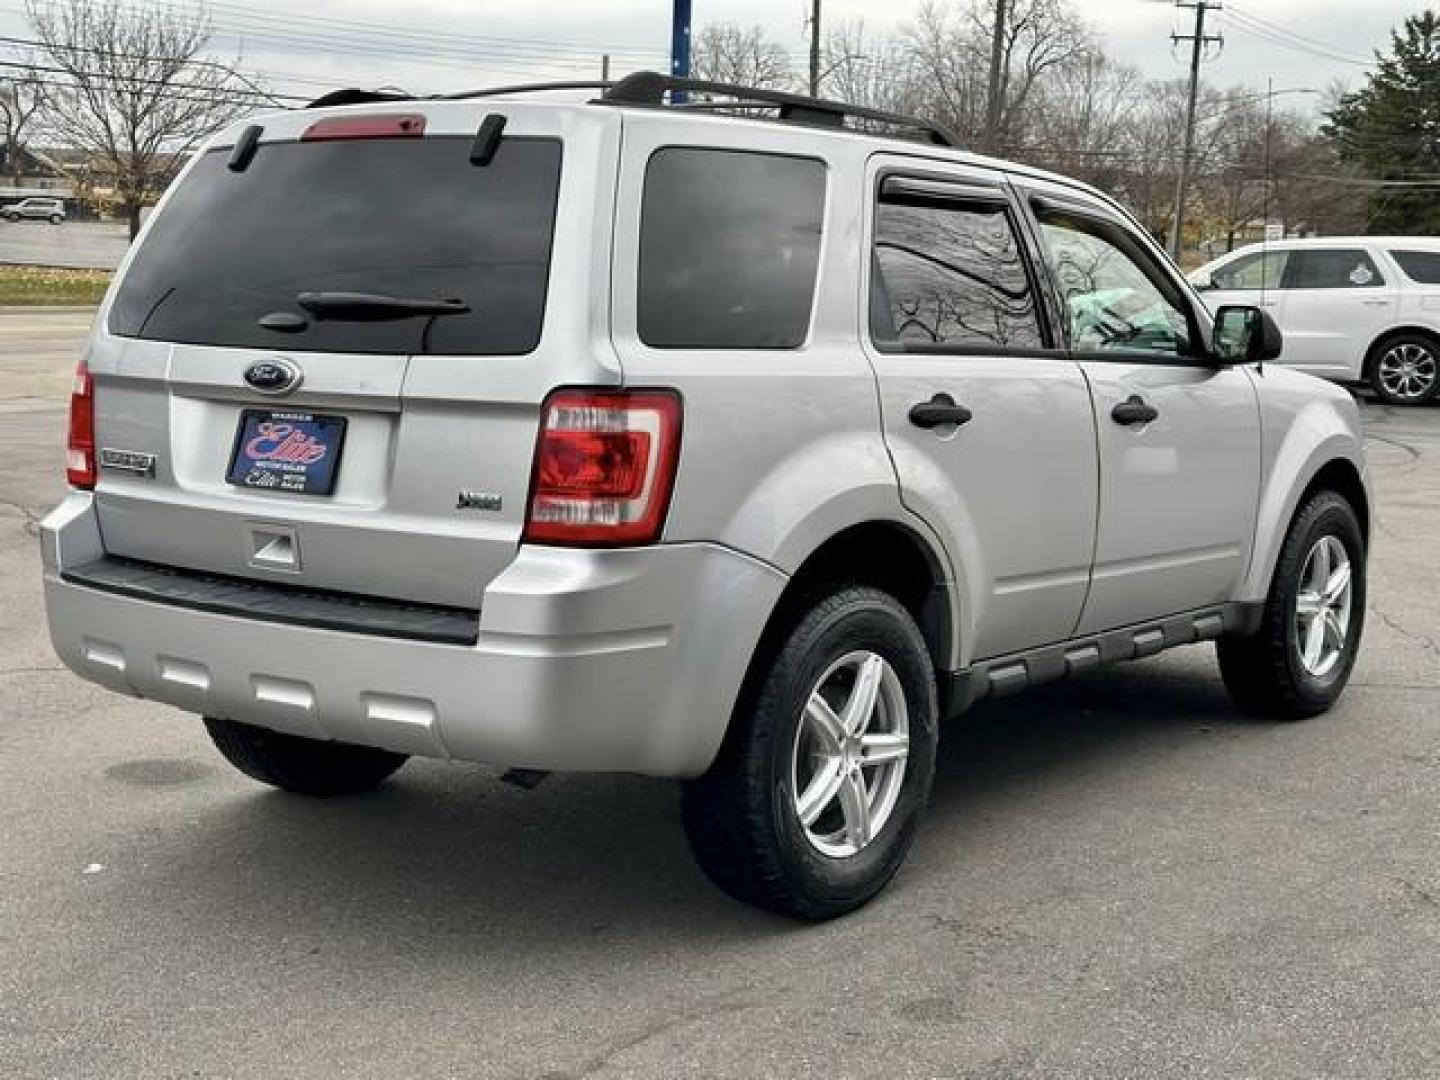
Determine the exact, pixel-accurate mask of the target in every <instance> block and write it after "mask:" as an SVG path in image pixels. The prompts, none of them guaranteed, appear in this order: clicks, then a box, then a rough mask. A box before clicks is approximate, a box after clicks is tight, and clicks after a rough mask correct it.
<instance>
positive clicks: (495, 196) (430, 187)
mask: <svg viewBox="0 0 1440 1080" xmlns="http://www.w3.org/2000/svg"><path fill="white" fill-rule="evenodd" d="M472 141H473V140H472V139H470V138H468V137H467V138H448V137H439V138H436V137H432V138H426V139H372V140H342V141H337V142H310V143H294V142H287V143H270V144H265V145H263V146H261V147H260V149H259V151H258V152H257V153H256V155H255V157H254V159H253V160H252V161H251V163H250V166H249V167H248V168H247V169H246V170H245V171H244V172H238V173H237V172H231V171H230V170H229V169H228V168H227V167H226V159H227V157H228V154H229V151H228V150H218V151H211V152H210V153H207V154H206V155H204V157H203V158H202V159H201V160H200V161H199V162H197V163H196V165H195V168H194V169H193V170H192V171H191V172H190V174H189V175H188V176H187V177H186V179H185V180H184V181H183V183H182V184H181V186H180V187H179V188H178V189H177V190H176V191H175V192H174V194H173V196H172V197H171V199H170V201H169V203H168V204H167V205H166V207H165V209H164V211H163V212H162V213H161V214H160V216H159V218H158V219H157V220H156V221H155V225H154V228H153V229H152V230H151V232H150V234H149V236H148V237H147V239H146V240H145V243H144V244H143V246H142V247H141V249H140V251H139V252H138V253H137V254H136V258H135V261H134V263H133V264H132V266H131V267H130V270H129V272H128V273H127V274H126V275H125V280H124V282H123V283H122V285H121V287H120V291H119V294H118V295H117V297H116V301H115V305H114V307H113V308H112V310H111V313H110V329H111V331H112V332H113V333H116V334H120V335H123V336H127V337H143V338H152V339H156V340H161V341H175V342H189V343H194V344H203V345H231V346H249V347H258V348H290V349H303V350H315V351H324V352H358V353H415V352H422V351H428V352H431V353H445V354H461V355H463V354H489V355H507V354H519V353H526V352H529V351H530V350H532V349H533V348H535V345H536V344H537V343H538V342H539V340H540V331H541V326H542V323H543V320H544V313H545V291H546V283H547V280H548V276H549V269H550V246H551V239H552V236H553V233H554V226H555V205H556V199H557V193H558V190H559V184H560V156H561V147H560V143H559V142H558V141H556V140H552V139H505V140H503V141H502V143H501V145H500V147H499V149H498V151H497V153H496V154H495V157H494V158H493V159H492V160H491V162H490V163H489V164H488V165H486V166H484V167H483V168H482V167H476V166H474V165H472V164H470V161H469V152H470V145H471V143H472ZM310 291H320V292H326V291H328V292H359V293H378V294H381V295H387V296H398V297H404V298H407V299H417V298H418V299H437V298H454V299H459V300H463V301H464V302H465V303H466V304H468V305H469V307H470V312H469V313H468V314H450V315H443V316H440V317H438V318H435V319H434V320H433V322H431V320H429V319H428V318H407V319H399V320H395V321H382V322H355V321H344V320H331V319H326V320H310V321H309V325H308V326H306V328H305V329H303V330H301V331H300V332H298V333H277V332H275V331H271V330H265V329H263V328H261V327H260V326H259V325H258V323H257V321H256V320H258V319H260V318H261V317H262V316H265V315H267V314H270V313H273V312H287V313H291V314H294V315H303V314H304V312H303V311H302V310H301V309H300V308H299V307H298V306H297V304H296V302H295V301H296V296H297V295H298V294H299V293H302V292H310ZM427 324H428V326H427ZM427 346H428V347H427Z"/></svg>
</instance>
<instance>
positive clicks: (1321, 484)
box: [1239, 431, 1371, 601]
mask: <svg viewBox="0 0 1440 1080" xmlns="http://www.w3.org/2000/svg"><path fill="white" fill-rule="evenodd" d="M1321 490H1334V491H1336V492H1338V493H1339V494H1341V495H1343V496H1344V497H1345V498H1346V499H1348V500H1349V501H1350V503H1351V505H1352V506H1353V507H1354V509H1355V514H1356V516H1357V517H1358V518H1359V519H1360V528H1361V532H1362V534H1363V535H1364V537H1365V541H1366V544H1367V545H1368V544H1369V538H1370V523H1371V499H1370V492H1369V487H1368V485H1367V483H1366V479H1365V466H1364V457H1363V454H1362V451H1361V449H1360V447H1359V445H1358V439H1357V437H1356V436H1354V435H1352V434H1350V433H1348V432H1342V431H1332V432H1330V434H1329V435H1328V436H1327V437H1325V438H1322V439H1320V440H1319V441H1317V442H1316V443H1314V444H1312V445H1311V446H1310V447H1309V448H1308V452H1307V448H1304V447H1300V446H1298V445H1297V444H1294V443H1292V445H1291V446H1289V447H1287V448H1286V449H1285V450H1284V451H1282V453H1281V454H1280V455H1279V457H1278V458H1277V461H1276V465H1275V467H1274V468H1273V469H1272V471H1271V475H1270V477H1269V478H1268V481H1267V484H1266V487H1265V490H1264V491H1263V492H1262V494H1261V502H1260V514H1259V519H1258V522H1257V528H1256V538H1255V548H1254V555H1253V557H1252V559H1251V563H1250V570H1249V572H1248V574H1247V575H1246V579H1245V585H1244V588H1243V589H1242V590H1241V595H1240V597H1239V599H1241V600H1247V601H1262V600H1264V599H1265V598H1266V597H1267V596H1268V595H1269V592H1270V581H1271V578H1272V577H1273V576H1274V573H1275V566H1276V563H1277V562H1278V561H1279V558H1280V549H1281V547H1282V546H1283V545H1284V543H1285V537H1286V535H1287V534H1288V533H1289V531H1290V526H1291V523H1292V522H1294V520H1295V515H1296V514H1297V513H1299V510H1300V508H1301V507H1302V506H1304V505H1305V503H1306V501H1308V500H1309V498H1310V497H1311V496H1312V495H1314V494H1315V493H1316V492H1317V491H1321Z"/></svg>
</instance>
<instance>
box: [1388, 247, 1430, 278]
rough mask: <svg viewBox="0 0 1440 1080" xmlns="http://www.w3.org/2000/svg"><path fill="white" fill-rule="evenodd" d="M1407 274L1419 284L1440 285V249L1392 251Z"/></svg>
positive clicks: (1391, 254) (1392, 255)
mask: <svg viewBox="0 0 1440 1080" xmlns="http://www.w3.org/2000/svg"><path fill="white" fill-rule="evenodd" d="M1390 257H1391V258H1392V259H1394V260H1395V261H1396V262H1397V263H1399V264H1400V269H1401V270H1404V271H1405V276H1406V277H1408V278H1409V279H1410V280H1411V281H1413V282H1415V283H1417V284H1419V285H1440V251H1392V252H1390Z"/></svg>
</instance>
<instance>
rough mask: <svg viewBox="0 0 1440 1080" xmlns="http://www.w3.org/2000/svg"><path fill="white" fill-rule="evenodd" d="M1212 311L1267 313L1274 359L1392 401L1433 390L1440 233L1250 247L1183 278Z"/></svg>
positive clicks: (1439, 314)
mask: <svg viewBox="0 0 1440 1080" xmlns="http://www.w3.org/2000/svg"><path fill="white" fill-rule="evenodd" d="M1190 281H1191V283H1192V284H1193V285H1194V286H1195V287H1196V288H1197V289H1198V290H1199V291H1200V292H1201V295H1202V296H1203V297H1204V299H1205V303H1206V305H1207V306H1208V307H1209V308H1210V310H1211V311H1215V310H1218V309H1219V308H1221V307H1223V306H1224V305H1226V304H1254V305H1257V306H1259V307H1262V308H1264V309H1266V310H1267V311H1268V312H1269V313H1270V314H1271V315H1272V316H1273V317H1274V319H1275V321H1276V322H1277V323H1279V324H1280V327H1281V329H1282V330H1284V332H1285V352H1284V355H1283V356H1282V357H1281V362H1282V363H1284V364H1286V365H1288V366H1290V367H1294V368H1298V369H1299V370H1301V371H1305V372H1309V373H1310V374H1312V375H1319V376H1322V377H1324V378H1327V379H1333V380H1335V381H1337V382H1348V383H1367V384H1369V385H1370V386H1371V387H1373V388H1374V390H1375V393H1376V394H1378V395H1379V396H1380V398H1381V400H1383V401H1385V402H1387V403H1389V404H1391V405H1423V404H1425V403H1427V402H1429V401H1430V400H1431V399H1433V398H1434V397H1435V393H1436V390H1437V389H1440V237H1417V236H1361V237H1338V236H1337V237H1325V238H1322V239H1311V240H1281V241H1276V242H1273V243H1269V244H1250V245H1248V246H1246V247H1242V248H1237V249H1236V250H1235V251H1232V252H1230V253H1229V254H1227V255H1224V256H1222V257H1220V258H1219V259H1216V260H1215V261H1214V262H1211V263H1208V264H1207V265H1205V266H1203V267H1201V268H1200V269H1199V270H1197V271H1195V272H1194V273H1193V274H1191V275H1190Z"/></svg>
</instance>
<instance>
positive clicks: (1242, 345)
mask: <svg viewBox="0 0 1440 1080" xmlns="http://www.w3.org/2000/svg"><path fill="white" fill-rule="evenodd" d="M1284 345H1285V335H1283V334H1282V333H1281V332H1280V327H1279V326H1277V325H1276V324H1275V320H1274V319H1272V318H1271V317H1270V313H1269V312H1268V311H1265V310H1263V309H1262V308H1258V307H1246V306H1241V305H1239V304H1227V305H1226V306H1225V307H1222V308H1221V309H1220V310H1219V311H1217V312H1215V344H1214V348H1213V353H1214V356H1215V359H1216V360H1218V361H1219V362H1220V363H1222V364H1263V363H1264V362H1265V361H1266V360H1274V359H1275V358H1276V357H1278V356H1279V355H1280V352H1281V350H1282V349H1283V348H1284Z"/></svg>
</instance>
